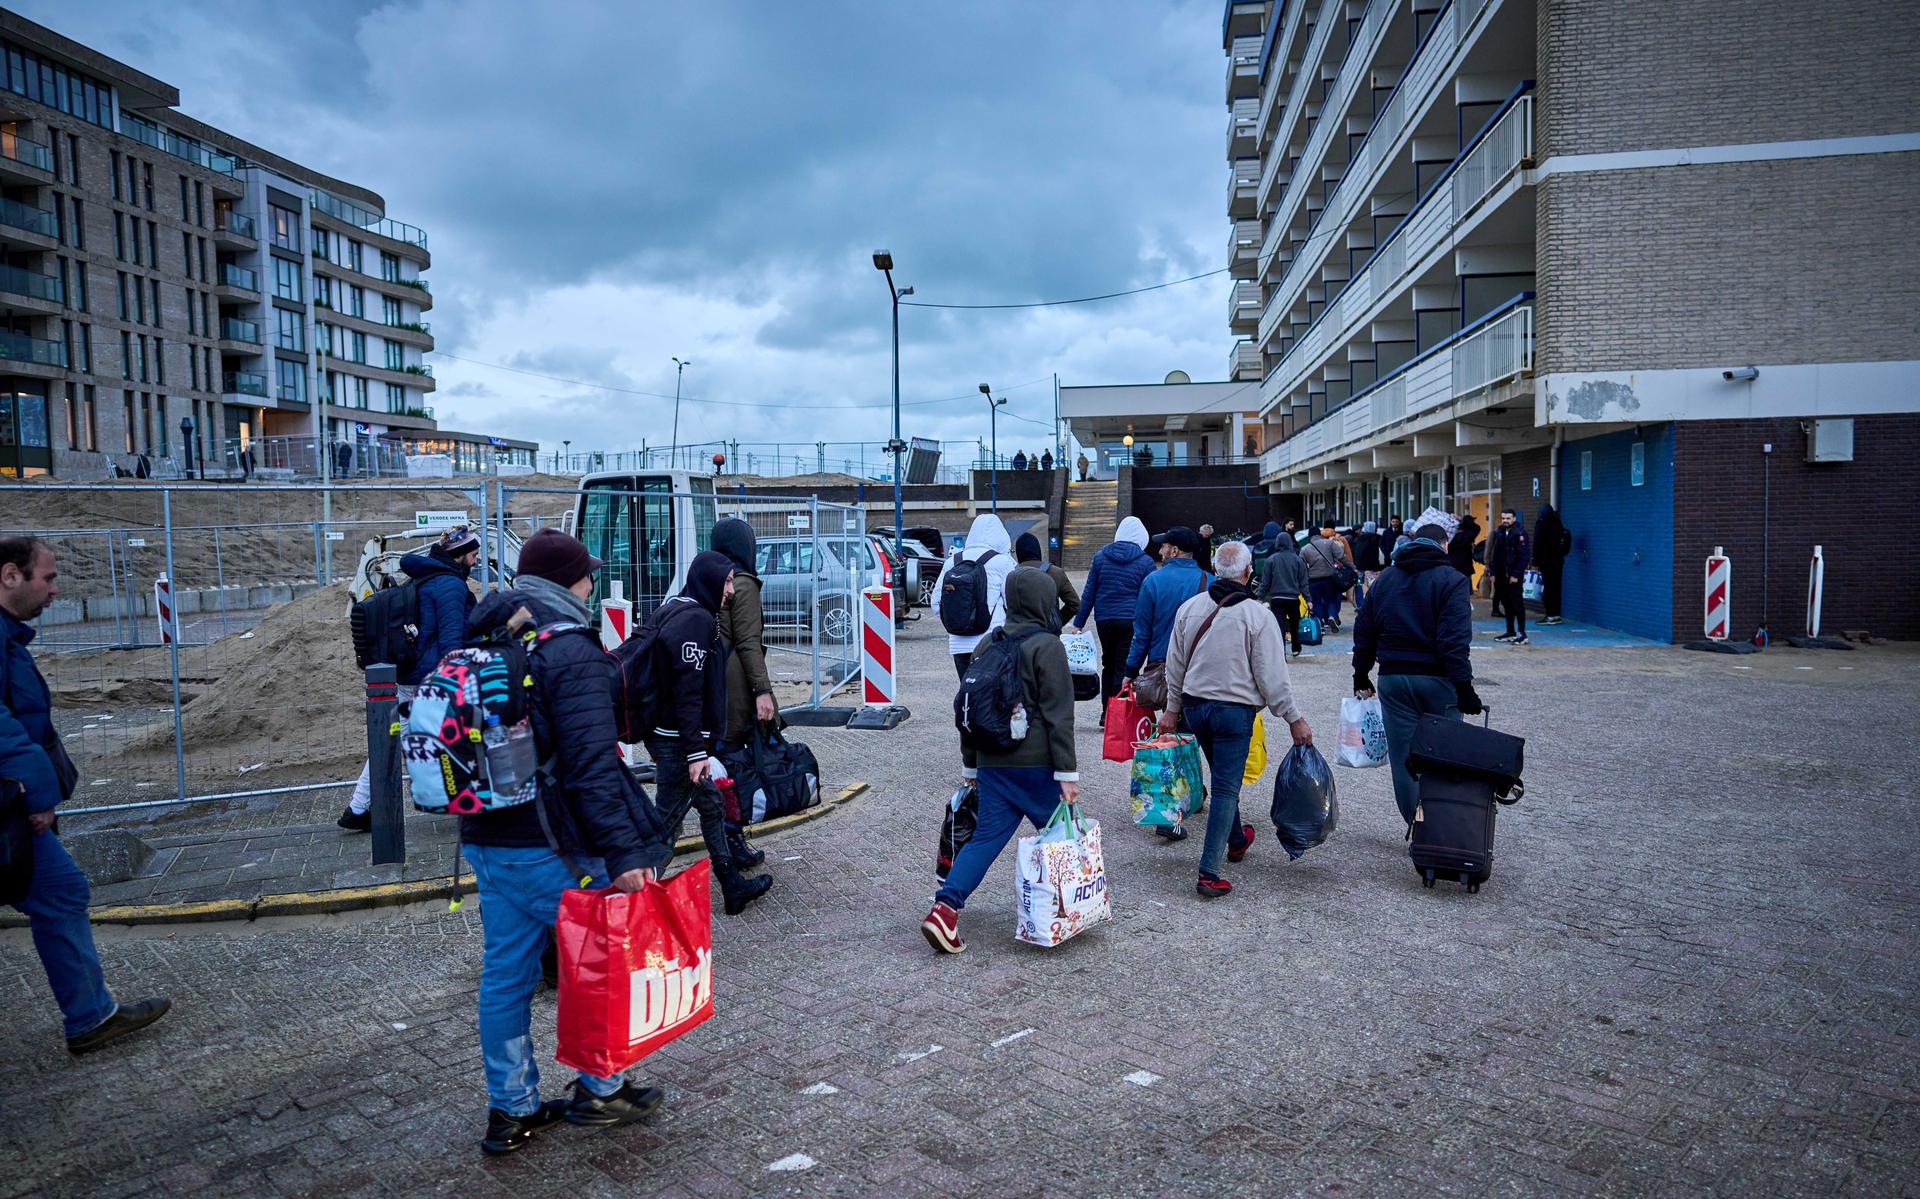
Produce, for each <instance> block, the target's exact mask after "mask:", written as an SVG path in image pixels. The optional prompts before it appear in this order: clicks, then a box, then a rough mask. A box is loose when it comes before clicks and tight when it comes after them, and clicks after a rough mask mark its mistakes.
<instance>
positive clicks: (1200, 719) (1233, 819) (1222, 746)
mask: <svg viewBox="0 0 1920 1199" xmlns="http://www.w3.org/2000/svg"><path fill="white" fill-rule="evenodd" d="M1257 711H1259V709H1257V708H1253V707H1249V706H1248V705H1246V704H1234V703H1228V702H1227V701H1225V700H1219V699H1192V700H1188V701H1187V704H1186V707H1184V708H1183V709H1181V715H1183V716H1185V717H1186V718H1187V727H1188V728H1190V729H1192V730H1193V735H1194V738H1195V739H1196V740H1198V741H1199V742H1200V752H1201V753H1203V754H1205V755H1207V767H1208V769H1209V770H1210V771H1211V773H1212V776H1213V777H1212V778H1211V780H1209V783H1208V787H1207V790H1208V792H1209V794H1208V797H1207V802H1208V803H1209V804H1210V805H1211V806H1210V807H1209V808H1208V809H1207V844H1206V847H1205V848H1204V849H1202V850H1201V851H1200V872H1201V873H1202V874H1211V875H1213V876H1214V877H1215V878H1218V877H1220V866H1221V863H1222V861H1223V860H1224V859H1225V858H1226V855H1227V847H1228V846H1229V845H1234V846H1238V845H1239V844H1240V840H1241V831H1240V776H1241V775H1242V774H1243V773H1245V771H1246V769H1247V754H1248V753H1249V752H1250V751H1251V750H1252V748H1253V717H1254V713H1255V712H1257Z"/></svg>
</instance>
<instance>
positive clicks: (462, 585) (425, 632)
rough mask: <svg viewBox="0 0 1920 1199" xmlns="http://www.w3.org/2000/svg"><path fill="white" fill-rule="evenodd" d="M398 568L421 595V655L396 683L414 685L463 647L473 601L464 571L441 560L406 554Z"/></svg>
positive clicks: (422, 555) (427, 556)
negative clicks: (417, 587)
mask: <svg viewBox="0 0 1920 1199" xmlns="http://www.w3.org/2000/svg"><path fill="white" fill-rule="evenodd" d="M400 569H401V570H404V571H406V572H407V577H408V578H409V579H412V580H413V581H414V582H415V583H417V584H418V585H419V592H420V640H419V646H420V655H419V657H417V658H416V659H414V665H413V669H412V670H409V671H408V672H407V673H406V674H404V675H402V676H400V680H399V681H400V682H402V683H405V684H407V685H408V686H416V685H418V684H419V682H420V680H422V679H424V678H426V677H427V676H428V675H430V674H432V673H433V668H434V667H436V666H438V665H439V664H440V659H441V658H443V657H445V656H446V655H448V654H450V653H452V652H453V651H454V650H457V649H459V648H460V647H461V646H462V645H465V644H466V640H467V613H469V612H471V611H473V605H474V598H473V592H471V591H469V590H468V589H467V572H466V570H465V569H463V568H462V567H458V566H455V565H454V564H453V563H451V562H448V561H446V560H445V559H444V558H438V557H435V556H434V555H433V554H408V555H407V556H406V557H404V558H402V559H400Z"/></svg>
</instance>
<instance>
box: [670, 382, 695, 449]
mask: <svg viewBox="0 0 1920 1199" xmlns="http://www.w3.org/2000/svg"><path fill="white" fill-rule="evenodd" d="M692 365H693V362H692V360H690V359H689V360H688V361H685V362H682V361H681V360H680V359H678V358H675V359H674V360H673V449H672V451H671V452H670V453H669V454H668V456H667V469H668V470H672V469H673V460H674V459H675V458H677V457H679V456H680V376H681V375H683V374H685V373H686V370H687V368H688V367H690V366H692Z"/></svg>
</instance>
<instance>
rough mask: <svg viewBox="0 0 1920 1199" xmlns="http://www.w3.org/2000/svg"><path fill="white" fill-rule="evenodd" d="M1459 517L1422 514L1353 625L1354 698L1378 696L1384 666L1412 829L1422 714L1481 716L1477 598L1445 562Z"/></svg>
mask: <svg viewBox="0 0 1920 1199" xmlns="http://www.w3.org/2000/svg"><path fill="white" fill-rule="evenodd" d="M1453 520H1454V518H1453V517H1451V516H1448V515H1447V514H1446V513H1444V512H1441V511H1440V510H1439V509H1437V508H1429V509H1427V510H1426V511H1425V512H1422V513H1421V514H1420V516H1419V518H1418V519H1417V520H1416V521H1415V522H1414V525H1413V540H1411V541H1409V542H1407V544H1406V545H1405V546H1404V547H1402V548H1401V550H1400V552H1399V553H1398V554H1395V555H1394V558H1393V565H1392V566H1390V567H1388V568H1387V569H1386V570H1384V571H1382V572H1381V574H1380V578H1379V579H1378V581H1376V582H1375V583H1374V585H1373V587H1372V588H1370V589H1369V590H1368V591H1367V599H1366V602H1365V603H1364V604H1362V605H1361V606H1360V613H1359V615H1358V616H1356V617H1355V618H1354V622H1353V693H1354V694H1355V695H1356V696H1359V697H1360V698H1361V699H1366V698H1368V697H1370V696H1372V695H1373V694H1374V686H1373V680H1372V678H1371V677H1370V675H1371V673H1372V671H1373V667H1374V664H1375V663H1376V662H1377V663H1378V664H1379V666H1380V687H1379V694H1380V708H1381V714H1382V716H1384V717H1385V719H1386V725H1387V762H1388V765H1389V766H1391V767H1392V770H1393V799H1394V802H1395V803H1396V804H1397V805H1399V808H1400V818H1401V819H1402V820H1405V821H1406V822H1407V823H1408V824H1409V825H1411V824H1412V823H1413V813H1414V809H1415V808H1417V807H1419V806H1420V791H1419V787H1418V784H1416V783H1415V782H1414V779H1413V775H1412V774H1410V773H1409V772H1408V770H1407V754H1408V752H1409V751H1410V750H1411V749H1412V747H1413V733H1414V729H1415V727H1416V726H1417V725H1418V724H1419V722H1420V717H1422V716H1446V717H1449V718H1451V719H1454V720H1458V719H1459V718H1460V716H1461V714H1462V713H1464V714H1466V715H1468V716H1477V715H1479V714H1480V711H1481V707H1480V697H1479V696H1478V695H1476V694H1474V690H1473V660H1472V657H1471V656H1470V649H1469V646H1470V643H1471V641H1472V639H1473V599H1472V596H1471V594H1470V592H1469V589H1468V586H1467V580H1466V579H1465V577H1464V576H1462V575H1461V574H1460V572H1459V571H1457V570H1455V569H1453V564H1452V563H1451V562H1450V561H1449V560H1448V557H1447V542H1448V530H1449V529H1450V528H1451V527H1452V525H1453Z"/></svg>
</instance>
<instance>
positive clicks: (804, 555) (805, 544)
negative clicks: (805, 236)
mask: <svg viewBox="0 0 1920 1199" xmlns="http://www.w3.org/2000/svg"><path fill="white" fill-rule="evenodd" d="M789 548H791V549H792V550H794V551H795V554H794V569H795V572H796V573H798V574H803V575H805V574H812V573H813V542H811V541H802V542H800V543H799V544H798V545H797V546H792V547H789Z"/></svg>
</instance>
